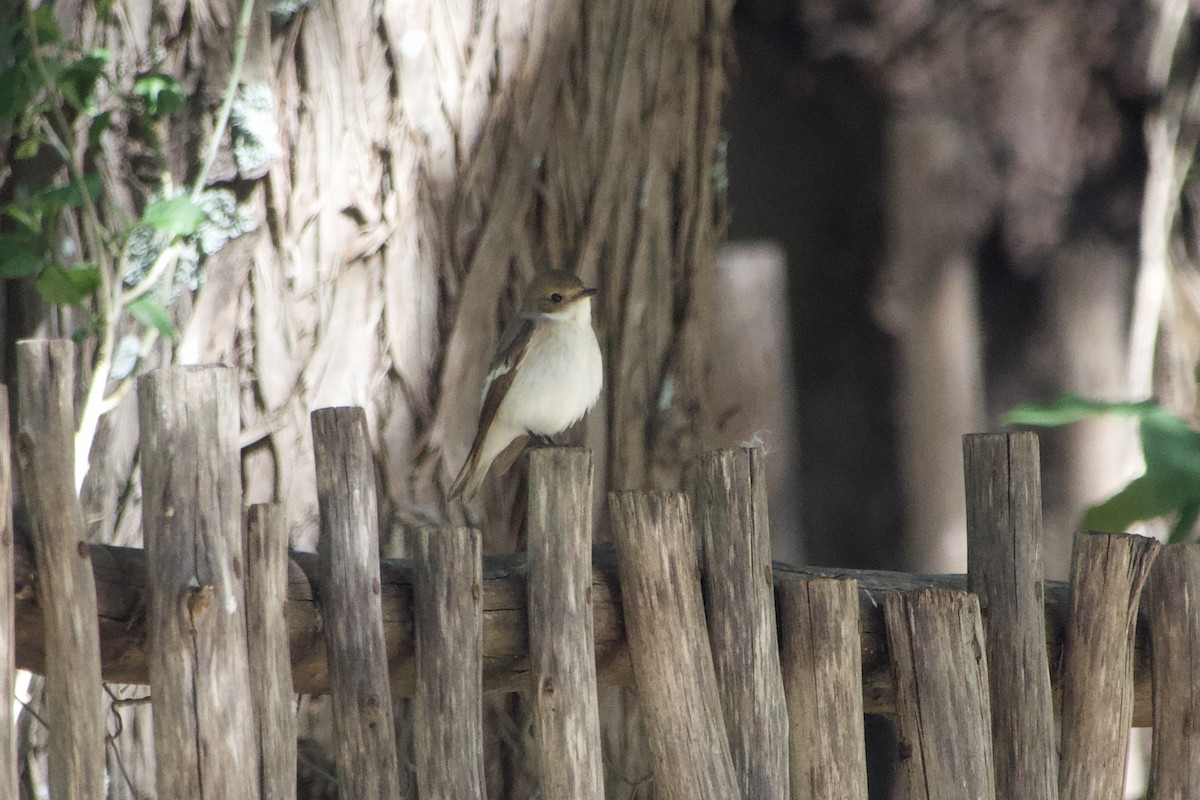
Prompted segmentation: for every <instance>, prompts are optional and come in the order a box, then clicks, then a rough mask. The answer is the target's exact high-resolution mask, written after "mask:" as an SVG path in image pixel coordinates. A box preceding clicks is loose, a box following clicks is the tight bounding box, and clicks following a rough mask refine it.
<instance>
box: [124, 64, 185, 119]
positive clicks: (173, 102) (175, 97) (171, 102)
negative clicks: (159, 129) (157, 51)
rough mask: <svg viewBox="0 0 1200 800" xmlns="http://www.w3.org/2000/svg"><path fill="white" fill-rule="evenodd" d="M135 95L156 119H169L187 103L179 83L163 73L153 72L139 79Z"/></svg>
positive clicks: (136, 83) (134, 90) (135, 84)
mask: <svg viewBox="0 0 1200 800" xmlns="http://www.w3.org/2000/svg"><path fill="white" fill-rule="evenodd" d="M133 93H134V95H136V96H137V97H140V98H141V100H142V104H143V105H145V107H146V112H147V113H148V114H150V116H151V117H154V118H155V119H157V118H159V117H169V116H171V115H172V114H174V113H175V112H176V111H178V110H179V109H181V108H183V104H184V103H185V102H187V95H185V94H184V93H183V88H182V87H181V86H180V85H179V81H177V80H175V79H174V78H172V77H171V76H170V75H165V74H163V73H161V72H151V73H149V74H147V75H143V76H142V77H140V78H138V79H137V82H135V83H134V84H133Z"/></svg>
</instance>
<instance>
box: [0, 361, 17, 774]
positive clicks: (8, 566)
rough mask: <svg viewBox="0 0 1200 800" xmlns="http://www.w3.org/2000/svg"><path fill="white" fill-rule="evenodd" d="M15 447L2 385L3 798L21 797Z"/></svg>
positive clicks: (0, 706) (0, 597)
mask: <svg viewBox="0 0 1200 800" xmlns="http://www.w3.org/2000/svg"><path fill="white" fill-rule="evenodd" d="M13 534H14V531H13V480H12V447H11V442H10V441H9V436H8V387H7V386H5V385H4V384H3V383H0V796H4V797H16V796H17V737H16V726H15V723H16V720H15V719H13V702H12V700H11V699H10V698H12V696H13V688H14V686H13V681H14V680H15V679H16V658H17V646H16V639H15V638H14V634H15V632H16V631H15V626H14V623H15V613H14V612H15V609H14V608H13V606H14V605H15V601H14V595H15V593H16V587H15V586H14V584H13V557H14V555H15V552H14V550H13Z"/></svg>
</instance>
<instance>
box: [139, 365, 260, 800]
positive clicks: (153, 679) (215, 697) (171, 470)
mask: <svg viewBox="0 0 1200 800" xmlns="http://www.w3.org/2000/svg"><path fill="white" fill-rule="evenodd" d="M138 419H139V422H140V426H141V434H142V436H141V442H142V465H143V467H142V476H143V477H142V484H143V487H144V499H143V505H142V523H143V526H144V529H145V531H146V558H147V561H148V562H149V563H151V564H153V565H154V568H153V569H151V570H149V571H148V574H147V579H148V585H147V589H148V593H149V599H150V613H149V621H148V622H149V626H150V636H151V640H150V691H151V696H152V698H153V701H152V705H153V709H154V745H155V752H156V754H157V760H156V764H157V776H158V781H157V783H158V793H159V795H160V796H162V797H173V798H180V800H192V799H193V798H196V799H198V798H213V800H215V799H216V798H228V799H229V800H240V799H241V798H245V800H251V799H252V798H254V799H256V798H258V778H259V760H258V746H257V744H256V742H255V731H254V712H253V708H252V706H251V704H250V702H249V697H250V666H249V657H248V654H247V649H246V648H247V640H246V613H245V608H246V597H245V586H244V583H243V564H244V563H245V559H244V558H243V554H242V508H241V505H242V485H241V473H240V470H239V469H238V464H239V449H238V438H237V437H238V429H239V419H238V411H237V373H236V372H235V371H234V370H232V369H229V368H226V367H165V368H162V369H159V370H155V371H154V372H152V373H150V374H149V375H146V376H143V377H142V378H140V379H139V380H138Z"/></svg>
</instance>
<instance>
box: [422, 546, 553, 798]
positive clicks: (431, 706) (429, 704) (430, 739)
mask: <svg viewBox="0 0 1200 800" xmlns="http://www.w3.org/2000/svg"><path fill="white" fill-rule="evenodd" d="M414 545H415V546H414V548H413V634H414V636H415V638H416V662H417V685H416V693H415V695H414V697H413V726H414V731H413V749H414V750H415V752H416V771H417V792H418V795H419V796H420V797H422V798H426V797H447V798H450V797H453V798H456V800H458V799H459V798H461V800H474V799H475V798H482V797H483V796H484V794H483V791H484V786H483V604H482V597H483V589H482V583H483V574H482V566H481V562H480V542H479V532H478V531H475V530H472V529H470V528H422V529H421V530H419V531H417V535H416V537H415V542H414ZM545 796H546V797H550V796H551V795H545ZM564 796H565V795H564Z"/></svg>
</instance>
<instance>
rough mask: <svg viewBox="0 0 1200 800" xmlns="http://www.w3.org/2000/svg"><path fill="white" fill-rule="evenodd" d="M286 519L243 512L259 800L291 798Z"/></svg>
mask: <svg viewBox="0 0 1200 800" xmlns="http://www.w3.org/2000/svg"><path fill="white" fill-rule="evenodd" d="M286 523H287V518H286V517H285V516H284V514H283V512H282V509H280V508H279V507H278V506H273V505H255V506H251V507H250V508H249V509H248V510H247V512H246V521H245V535H246V542H245V547H244V552H245V554H246V633H247V637H248V639H249V642H250V691H251V699H252V700H253V702H254V718H255V724H256V726H257V727H256V733H257V738H258V754H259V763H260V772H261V775H262V777H261V780H260V785H261V787H262V800H294V798H295V797H296V712H295V710H294V708H293V705H294V704H293V699H292V698H293V695H292V660H291V656H290V655H289V653H288V627H287V618H286V616H285V613H284V612H285V608H286V605H287V592H288V585H287V579H288V555H287V554H288V535H287V527H286Z"/></svg>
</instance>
